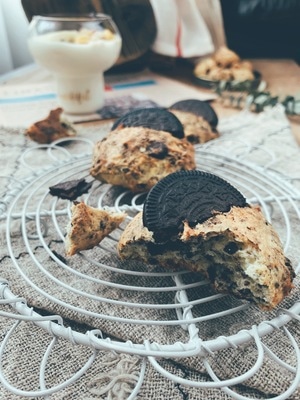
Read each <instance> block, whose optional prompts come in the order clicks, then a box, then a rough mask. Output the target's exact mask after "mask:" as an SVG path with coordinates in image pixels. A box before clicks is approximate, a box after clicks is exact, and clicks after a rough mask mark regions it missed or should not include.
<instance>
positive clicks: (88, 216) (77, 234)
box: [65, 202, 126, 256]
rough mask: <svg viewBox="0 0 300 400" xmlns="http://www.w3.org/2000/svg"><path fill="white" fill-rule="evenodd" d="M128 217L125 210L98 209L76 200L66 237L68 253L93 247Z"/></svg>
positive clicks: (71, 254) (69, 254) (68, 254)
mask: <svg viewBox="0 0 300 400" xmlns="http://www.w3.org/2000/svg"><path fill="white" fill-rule="evenodd" d="M125 218H126V214H125V213H123V212H114V211H111V210H105V209H102V210H101V209H97V208H94V207H91V206H88V205H87V204H85V203H83V202H74V204H73V205H72V208H71V220H70V222H69V224H68V226H67V235H66V238H65V248H66V255H67V256H73V255H74V254H76V253H78V252H80V251H83V250H88V249H92V248H93V247H95V246H97V245H98V244H99V243H100V242H101V241H102V240H103V239H104V238H105V237H106V236H108V235H109V234H110V233H111V232H113V231H114V230H115V229H117V228H118V227H119V225H120V224H121V223H122V222H123V221H124V219H125Z"/></svg>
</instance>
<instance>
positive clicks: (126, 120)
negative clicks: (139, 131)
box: [111, 107, 184, 139]
mask: <svg viewBox="0 0 300 400" xmlns="http://www.w3.org/2000/svg"><path fill="white" fill-rule="evenodd" d="M136 126H142V127H144V128H149V129H154V130H157V131H165V132H169V133H171V135H173V136H174V137H176V138H178V139H182V138H184V132H183V126H182V124H181V122H180V121H179V119H178V118H177V117H176V116H175V115H174V114H172V113H171V112H170V111H168V110H166V109H164V108H158V107H152V108H141V109H137V110H134V111H131V112H129V113H127V114H125V115H123V116H122V117H121V118H119V119H117V120H116V121H115V122H114V124H113V126H112V128H111V130H112V131H113V130H115V129H122V128H125V127H136Z"/></svg>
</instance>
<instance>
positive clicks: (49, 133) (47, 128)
mask: <svg viewBox="0 0 300 400" xmlns="http://www.w3.org/2000/svg"><path fill="white" fill-rule="evenodd" d="M76 134H77V132H76V129H75V128H74V126H73V124H71V123H70V121H68V120H67V119H66V118H65V117H64V116H63V109H62V108H56V109H55V110H51V111H50V113H49V115H48V116H47V117H46V118H45V119H43V120H41V121H38V122H35V123H34V124H32V125H31V126H30V127H29V128H28V129H27V130H26V132H25V135H26V136H28V137H29V138H30V139H31V140H33V141H35V142H37V143H40V144H50V143H52V142H54V141H56V140H58V139H62V138H68V137H74V136H76Z"/></svg>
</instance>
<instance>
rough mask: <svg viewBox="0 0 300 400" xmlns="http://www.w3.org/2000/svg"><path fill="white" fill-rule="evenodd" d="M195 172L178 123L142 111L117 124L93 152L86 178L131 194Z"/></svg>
mask: <svg viewBox="0 0 300 400" xmlns="http://www.w3.org/2000/svg"><path fill="white" fill-rule="evenodd" d="M195 168H196V164H195V152H194V148H193V146H192V145H191V143H189V142H188V141H187V140H186V139H185V138H184V133H183V127H182V124H181V123H180V121H179V120H178V119H177V118H176V117H175V116H174V115H173V114H172V113H170V112H169V111H166V110H164V109H153V108H149V109H143V110H135V111H134V112H131V113H128V114H126V115H125V116H123V117H122V118H121V119H119V120H117V121H116V122H115V124H114V125H113V127H112V131H111V132H109V134H108V135H107V137H105V138H104V139H103V140H101V141H100V142H98V143H96V145H95V147H94V151H93V163H92V167H91V169H90V174H91V175H92V176H93V177H94V178H96V179H98V180H100V181H103V182H107V183H110V184H112V185H117V186H122V187H125V188H127V189H129V190H131V191H132V192H134V193H139V192H146V191H149V190H150V189H151V188H152V187H153V186H154V185H155V184H156V183H157V182H158V181H159V180H161V179H162V178H163V177H165V176H167V175H169V174H170V173H172V172H175V171H180V170H192V169H195Z"/></svg>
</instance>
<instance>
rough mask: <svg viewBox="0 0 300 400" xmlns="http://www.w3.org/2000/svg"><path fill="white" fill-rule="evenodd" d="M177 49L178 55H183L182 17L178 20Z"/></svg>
mask: <svg viewBox="0 0 300 400" xmlns="http://www.w3.org/2000/svg"><path fill="white" fill-rule="evenodd" d="M176 49H177V57H181V56H182V50H181V21H180V19H178V20H177V34H176Z"/></svg>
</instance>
